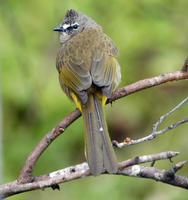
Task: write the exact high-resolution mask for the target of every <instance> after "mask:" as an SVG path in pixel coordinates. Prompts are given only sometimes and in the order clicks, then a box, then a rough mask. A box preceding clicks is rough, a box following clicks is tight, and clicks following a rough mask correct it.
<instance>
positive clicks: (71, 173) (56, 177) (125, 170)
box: [0, 151, 188, 197]
mask: <svg viewBox="0 0 188 200" xmlns="http://www.w3.org/2000/svg"><path fill="white" fill-rule="evenodd" d="M176 155H178V152H173V151H168V152H162V153H159V154H151V155H144V156H138V157H136V158H132V159H129V160H126V161H123V162H120V163H119V172H118V173H117V174H118V175H127V176H136V177H143V178H151V179H154V180H156V177H155V173H159V172H163V173H164V172H166V171H164V170H158V169H155V168H152V171H151V170H150V171H149V173H148V174H147V171H146V170H145V167H143V166H138V165H136V164H141V163H147V162H152V161H156V160H161V159H169V158H172V157H174V156H176ZM136 169H137V170H136ZM138 169H139V170H138ZM149 169H150V168H149ZM143 170H144V173H145V174H144V175H143V176H142V175H141V172H142V171H143ZM138 172H139V173H138ZM105 173H107V172H105ZM152 173H153V174H152ZM90 175H91V173H90V170H89V167H88V164H87V163H86V162H84V163H82V164H78V165H75V166H71V167H67V168H65V169H61V170H58V171H55V172H52V173H49V174H46V175H42V176H39V177H35V180H34V181H33V182H31V183H25V184H21V183H18V182H17V181H13V182H11V183H7V184H4V185H1V186H0V194H1V195H2V196H1V197H8V196H12V195H14V194H17V193H22V192H26V191H30V190H36V189H42V190H44V188H46V187H51V186H53V185H57V184H59V183H63V182H68V181H72V180H75V179H78V178H84V177H87V176H90ZM185 180H186V181H187V182H188V179H185ZM159 181H162V182H164V181H165V179H164V178H163V179H161V180H159ZM169 184H171V183H169ZM177 186H179V187H185V185H183V184H180V183H178V184H177Z"/></svg>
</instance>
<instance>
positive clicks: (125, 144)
mask: <svg viewBox="0 0 188 200" xmlns="http://www.w3.org/2000/svg"><path fill="white" fill-rule="evenodd" d="M186 102H188V97H187V98H185V99H184V100H183V101H182V102H181V103H180V104H178V105H177V106H176V107H174V108H173V109H172V110H170V111H169V112H168V113H166V114H165V115H163V116H161V117H160V119H159V120H158V121H157V122H156V123H155V124H154V125H153V132H152V133H150V134H149V135H148V136H146V137H143V138H140V139H137V140H131V139H129V140H124V141H123V142H121V143H118V142H117V141H115V140H114V141H112V144H113V145H114V146H115V147H118V148H122V147H125V146H129V145H133V144H138V143H141V142H146V141H149V140H152V139H154V138H155V137H156V136H158V135H161V134H164V133H166V132H167V131H169V130H172V129H174V128H176V127H178V126H179V125H181V124H183V123H186V122H188V118H186V119H183V120H181V121H178V122H176V123H174V124H172V125H170V126H168V127H167V128H164V129H162V130H160V131H157V128H158V126H159V124H161V123H162V122H163V120H164V119H165V118H166V117H167V116H169V115H170V114H171V113H173V112H174V111H175V110H177V109H178V108H180V107H181V106H182V105H183V104H185V103H186Z"/></svg>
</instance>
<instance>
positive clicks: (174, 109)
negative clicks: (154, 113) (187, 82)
mask: <svg viewBox="0 0 188 200" xmlns="http://www.w3.org/2000/svg"><path fill="white" fill-rule="evenodd" d="M187 101H188V97H186V98H185V99H184V100H183V101H182V102H180V103H179V104H178V105H177V106H176V107H174V108H173V109H172V110H170V111H169V112H168V113H166V114H165V115H163V116H161V117H160V119H159V120H158V121H157V122H156V123H155V124H154V125H153V133H155V132H157V128H158V126H159V124H161V123H162V122H163V121H164V119H165V118H166V117H168V116H169V115H170V114H172V113H173V112H174V111H176V110H177V109H179V108H180V107H181V106H182V105H183V104H184V103H186V102H187ZM182 121H183V120H182ZM182 123H184V122H182ZM178 124H179V123H178ZM176 127H177V126H176ZM176 127H174V128H176Z"/></svg>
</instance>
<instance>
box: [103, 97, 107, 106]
mask: <svg viewBox="0 0 188 200" xmlns="http://www.w3.org/2000/svg"><path fill="white" fill-rule="evenodd" d="M106 101H107V97H106V96H104V95H103V96H102V105H103V106H104V105H105V104H106Z"/></svg>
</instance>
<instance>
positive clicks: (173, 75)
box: [18, 71, 188, 183]
mask: <svg viewBox="0 0 188 200" xmlns="http://www.w3.org/2000/svg"><path fill="white" fill-rule="evenodd" d="M183 79H188V72H185V71H176V72H169V73H166V74H161V75H159V76H155V77H152V78H148V79H144V80H140V81H138V82H136V83H133V84H130V85H128V86H125V87H123V88H120V89H118V90H116V91H115V92H114V94H113V95H112V98H110V99H109V100H108V102H107V103H111V102H112V101H115V100H117V99H119V98H122V97H125V96H127V95H130V94H133V93H135V92H137V91H141V90H143V89H146V88H150V87H153V86H157V85H160V84H162V83H166V82H169V81H178V80H183ZM80 116H81V113H80V111H79V110H78V109H76V110H74V111H73V112H72V113H70V114H69V115H68V116H67V117H65V118H64V119H63V120H62V121H61V122H60V123H59V124H58V125H56V127H55V128H53V129H52V130H51V131H50V132H48V133H47V134H46V135H45V136H44V138H43V139H42V140H41V141H40V142H39V143H38V144H37V146H36V147H35V148H34V150H33V151H32V152H31V153H30V155H29V157H28V158H27V160H26V162H25V164H24V167H23V168H22V170H21V172H20V175H19V178H18V182H19V183H26V182H31V181H32V180H33V175H32V171H33V168H34V166H35V163H36V162H37V160H38V158H39V157H40V155H41V154H42V153H43V152H44V151H45V149H46V148H47V147H48V146H49V145H50V144H51V143H52V142H53V141H54V140H55V139H56V138H57V137H58V136H59V135H60V134H62V133H63V132H64V131H65V129H66V128H67V127H68V126H69V125H70V124H71V123H72V122H74V121H75V120H76V119H77V118H79V117H80Z"/></svg>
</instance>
